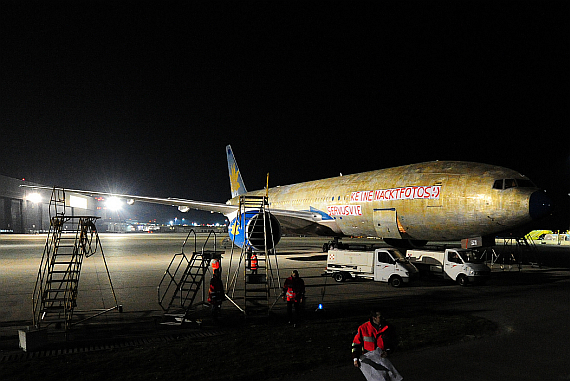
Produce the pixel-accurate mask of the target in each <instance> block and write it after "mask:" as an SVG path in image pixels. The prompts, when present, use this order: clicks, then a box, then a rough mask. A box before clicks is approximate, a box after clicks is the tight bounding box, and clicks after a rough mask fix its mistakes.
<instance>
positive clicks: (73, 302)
mask: <svg viewBox="0 0 570 381" xmlns="http://www.w3.org/2000/svg"><path fill="white" fill-rule="evenodd" d="M65 209H66V205H65V190H64V189H61V188H54V189H53V191H52V196H51V199H50V207H49V210H50V231H49V233H48V236H47V239H46V244H45V247H44V252H43V255H42V260H41V263H40V268H39V271H38V276H37V278H36V284H35V288H34V293H33V296H32V302H33V324H34V326H36V327H37V328H40V327H41V326H47V325H50V324H56V326H57V327H60V326H62V327H64V328H65V329H69V328H70V327H71V326H72V325H73V324H72V318H73V312H74V310H75V307H76V306H77V295H78V289H79V279H80V275H81V268H82V265H83V260H84V259H85V258H87V257H90V256H92V255H93V254H95V253H96V252H97V250H98V248H100V249H101V256H102V258H103V261H104V264H105V269H106V271H107V276H108V278H109V283H110V286H111V291H112V293H113V298H114V300H115V306H114V307H113V308H110V309H108V310H105V311H104V312H107V311H110V310H112V309H115V308H120V306H119V305H118V304H117V298H116V295H115V291H114V288H113V284H112V282H111V277H110V274H109V269H108V267H107V262H106V261H105V256H104V254H103V250H102V248H101V243H100V241H99V235H98V234H97V228H96V227H95V221H96V220H97V219H98V218H99V217H94V216H71V217H67V216H65ZM68 226H71V227H72V229H68V228H67V227H68Z"/></svg>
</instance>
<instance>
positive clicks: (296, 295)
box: [283, 276, 305, 303]
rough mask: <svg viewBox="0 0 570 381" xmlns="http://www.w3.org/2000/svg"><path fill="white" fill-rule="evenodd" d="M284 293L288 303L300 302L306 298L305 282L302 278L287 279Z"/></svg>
mask: <svg viewBox="0 0 570 381" xmlns="http://www.w3.org/2000/svg"><path fill="white" fill-rule="evenodd" d="M283 291H284V292H285V296H286V297H287V301H288V302H295V303H297V302H300V301H301V299H303V298H304V297H305V282H304V281H303V279H301V278H297V277H293V276H290V277H289V278H287V279H285V284H284V285H283Z"/></svg>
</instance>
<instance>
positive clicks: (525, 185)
mask: <svg viewBox="0 0 570 381" xmlns="http://www.w3.org/2000/svg"><path fill="white" fill-rule="evenodd" d="M517 185H518V186H519V187H521V188H536V185H534V183H533V182H532V181H530V180H528V179H517Z"/></svg>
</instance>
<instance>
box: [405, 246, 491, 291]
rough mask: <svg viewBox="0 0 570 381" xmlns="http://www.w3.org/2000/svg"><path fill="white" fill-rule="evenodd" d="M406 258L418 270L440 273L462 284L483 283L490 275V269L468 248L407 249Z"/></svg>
mask: <svg viewBox="0 0 570 381" xmlns="http://www.w3.org/2000/svg"><path fill="white" fill-rule="evenodd" d="M406 258H407V259H408V260H409V261H410V262H411V263H413V264H414V265H415V266H416V267H417V268H418V269H419V270H420V271H422V272H429V273H431V274H434V275H441V276H443V277H444V278H449V279H451V280H453V281H456V282H457V283H458V284H460V285H462V286H465V285H467V284H468V283H483V282H484V281H486V280H487V278H488V277H489V276H490V275H491V269H490V268H489V267H488V266H487V265H485V264H484V263H483V262H482V261H481V260H480V259H479V258H478V257H477V253H476V252H475V251H473V250H469V249H446V250H445V251H428V250H408V251H407V253H406Z"/></svg>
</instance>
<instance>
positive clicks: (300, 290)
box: [283, 270, 305, 326]
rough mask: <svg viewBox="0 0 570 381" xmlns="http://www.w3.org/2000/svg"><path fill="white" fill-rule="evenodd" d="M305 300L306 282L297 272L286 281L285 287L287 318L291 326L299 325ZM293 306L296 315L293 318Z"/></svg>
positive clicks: (294, 271) (293, 272) (292, 273)
mask: <svg viewBox="0 0 570 381" xmlns="http://www.w3.org/2000/svg"><path fill="white" fill-rule="evenodd" d="M304 299H305V281H304V280H303V278H301V277H300V276H299V272H298V271H297V270H293V271H292V272H291V276H290V277H289V278H287V279H285V284H284V285H283V300H287V317H288V318H289V324H293V326H296V325H297V321H298V320H299V314H300V310H301V303H303V300H304ZM293 306H294V307H295V315H294V316H293Z"/></svg>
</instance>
